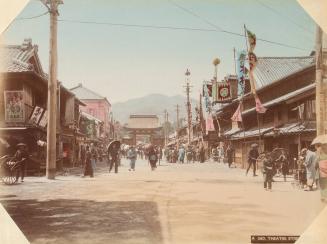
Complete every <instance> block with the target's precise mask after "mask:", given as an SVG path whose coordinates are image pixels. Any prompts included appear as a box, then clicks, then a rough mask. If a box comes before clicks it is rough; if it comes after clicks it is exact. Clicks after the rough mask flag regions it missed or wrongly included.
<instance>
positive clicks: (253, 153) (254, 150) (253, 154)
mask: <svg viewBox="0 0 327 244" xmlns="http://www.w3.org/2000/svg"><path fill="white" fill-rule="evenodd" d="M258 157H259V152H258V144H252V145H251V149H250V151H249V154H248V168H247V170H246V175H248V172H249V170H250V168H251V165H253V176H258V175H257V174H256V170H257V158H258Z"/></svg>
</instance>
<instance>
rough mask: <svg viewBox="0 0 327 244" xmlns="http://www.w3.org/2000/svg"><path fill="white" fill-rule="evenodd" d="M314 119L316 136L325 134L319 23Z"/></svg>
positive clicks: (317, 28)
mask: <svg viewBox="0 0 327 244" xmlns="http://www.w3.org/2000/svg"><path fill="white" fill-rule="evenodd" d="M315 44H316V45H315V49H316V120H317V122H316V123H317V136H319V135H323V134H327V126H326V124H325V123H326V122H325V120H326V119H327V111H326V110H327V106H326V94H325V92H326V88H327V84H326V83H327V77H326V76H327V74H326V70H324V66H326V65H327V64H325V63H324V62H325V59H326V57H324V53H323V31H322V29H321V28H320V26H319V25H317V26H316V43H315Z"/></svg>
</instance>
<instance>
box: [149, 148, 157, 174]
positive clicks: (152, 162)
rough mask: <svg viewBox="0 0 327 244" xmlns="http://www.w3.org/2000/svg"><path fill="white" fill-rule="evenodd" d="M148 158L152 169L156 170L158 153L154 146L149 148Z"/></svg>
mask: <svg viewBox="0 0 327 244" xmlns="http://www.w3.org/2000/svg"><path fill="white" fill-rule="evenodd" d="M148 159H149V162H150V165H151V170H155V168H157V161H158V154H157V152H156V150H155V149H154V147H153V146H151V147H150V148H149V151H148Z"/></svg>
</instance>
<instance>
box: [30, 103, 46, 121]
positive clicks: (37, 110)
mask: <svg viewBox="0 0 327 244" xmlns="http://www.w3.org/2000/svg"><path fill="white" fill-rule="evenodd" d="M43 111H44V109H43V108H41V107H39V106H35V107H34V109H33V112H32V114H31V116H30V118H29V120H28V123H29V124H32V125H38V124H39V121H40V119H41V117H42V114H43Z"/></svg>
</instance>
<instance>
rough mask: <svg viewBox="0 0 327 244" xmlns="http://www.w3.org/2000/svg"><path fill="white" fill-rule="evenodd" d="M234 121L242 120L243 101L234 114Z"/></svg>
mask: <svg viewBox="0 0 327 244" xmlns="http://www.w3.org/2000/svg"><path fill="white" fill-rule="evenodd" d="M231 119H232V121H234V122H242V111H241V103H240V104H239V105H238V107H237V109H236V111H235V113H234V114H233V116H232V118H231Z"/></svg>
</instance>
